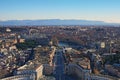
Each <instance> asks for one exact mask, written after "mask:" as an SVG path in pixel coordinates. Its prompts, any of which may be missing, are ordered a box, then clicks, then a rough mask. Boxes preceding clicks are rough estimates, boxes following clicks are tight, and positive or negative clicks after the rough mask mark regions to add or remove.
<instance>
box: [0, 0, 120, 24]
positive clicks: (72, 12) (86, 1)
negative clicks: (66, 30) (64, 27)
mask: <svg viewBox="0 0 120 80" xmlns="http://www.w3.org/2000/svg"><path fill="white" fill-rule="evenodd" d="M119 3H120V1H119V0H99V1H98V0H0V10H1V11H0V21H1V20H38V19H77V20H83V19H84V20H96V21H105V22H112V23H120V16H119V13H120V11H119V8H120V5H119Z"/></svg>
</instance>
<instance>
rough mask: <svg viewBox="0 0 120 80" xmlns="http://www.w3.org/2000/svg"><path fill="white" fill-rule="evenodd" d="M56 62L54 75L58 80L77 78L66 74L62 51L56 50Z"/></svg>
mask: <svg viewBox="0 0 120 80" xmlns="http://www.w3.org/2000/svg"><path fill="white" fill-rule="evenodd" d="M54 62H55V68H54V76H55V78H56V80H75V79H72V78H71V77H69V76H67V75H66V74H65V70H64V58H63V54H62V51H57V52H56V54H55V57H54Z"/></svg>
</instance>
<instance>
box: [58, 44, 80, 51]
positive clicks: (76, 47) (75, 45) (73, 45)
mask: <svg viewBox="0 0 120 80" xmlns="http://www.w3.org/2000/svg"><path fill="white" fill-rule="evenodd" d="M58 46H60V47H72V48H75V49H80V48H82V46H80V45H77V44H73V43H69V42H59V44H58Z"/></svg>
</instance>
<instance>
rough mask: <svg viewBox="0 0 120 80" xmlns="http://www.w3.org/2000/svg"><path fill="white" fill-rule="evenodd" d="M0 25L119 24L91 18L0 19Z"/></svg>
mask: <svg viewBox="0 0 120 80" xmlns="http://www.w3.org/2000/svg"><path fill="white" fill-rule="evenodd" d="M0 25H2V26H3V25H120V24H118V23H107V22H104V21H93V20H60V19H46V20H8V21H0Z"/></svg>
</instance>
